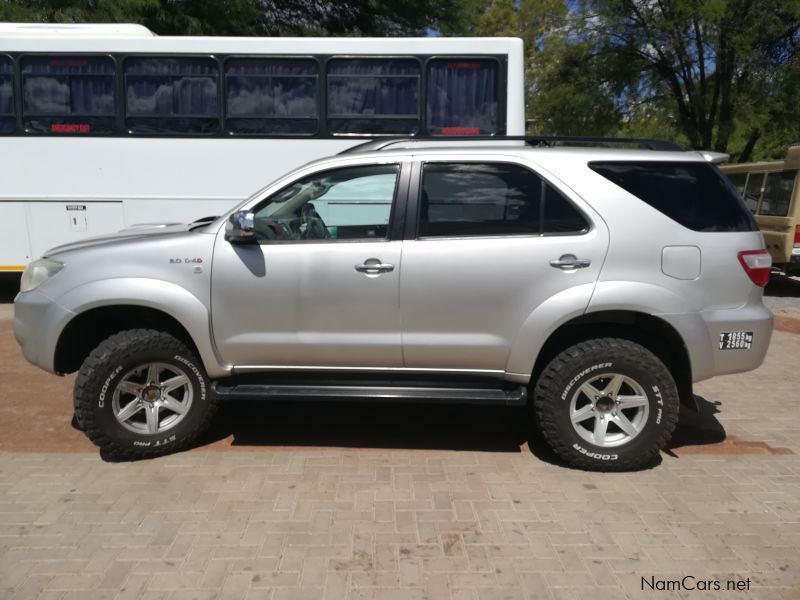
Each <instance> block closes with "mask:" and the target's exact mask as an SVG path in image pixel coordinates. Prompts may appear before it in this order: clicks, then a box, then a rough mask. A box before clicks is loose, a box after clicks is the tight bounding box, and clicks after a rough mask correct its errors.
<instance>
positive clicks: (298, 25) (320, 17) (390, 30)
mask: <svg viewBox="0 0 800 600" xmlns="http://www.w3.org/2000/svg"><path fill="white" fill-rule="evenodd" d="M460 6H461V5H460V4H459V2H458V1H457V0H407V1H405V2H392V1H391V0H370V1H369V2H363V1H360V0H339V1H338V2H335V3H332V2H325V1H323V0H0V20H2V21H32V22H44V23H100V22H106V23H119V22H130V23H141V24H143V25H145V26H147V27H149V28H150V29H152V30H153V31H154V32H156V33H158V34H161V35H245V36H248V35H249V36H256V35H424V34H425V33H426V31H427V30H428V29H431V28H435V29H438V30H441V31H450V30H451V29H452V27H451V23H453V22H456V21H458V20H459V18H460V17H459V15H460V14H461V9H460Z"/></svg>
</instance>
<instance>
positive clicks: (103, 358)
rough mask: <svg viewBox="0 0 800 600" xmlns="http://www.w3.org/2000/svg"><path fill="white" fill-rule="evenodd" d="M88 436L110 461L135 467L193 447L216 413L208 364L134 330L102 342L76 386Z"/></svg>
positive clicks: (175, 344) (166, 339)
mask: <svg viewBox="0 0 800 600" xmlns="http://www.w3.org/2000/svg"><path fill="white" fill-rule="evenodd" d="M74 395H75V414H76V415H77V417H78V422H79V423H80V425H81V429H83V431H84V432H85V433H86V435H87V437H88V438H89V439H90V440H91V441H92V442H94V444H95V445H97V446H98V447H99V448H100V452H101V455H102V456H103V458H104V459H108V460H135V459H140V458H149V457H153V456H160V455H163V454H169V453H171V452H175V451H176V450H181V449H184V448H186V447H188V446H190V445H191V444H192V443H193V442H194V441H195V440H196V439H197V437H198V436H199V435H200V434H201V433H202V432H203V431H205V430H206V429H207V427H208V425H209V423H210V421H211V418H212V417H213V415H214V412H215V411H216V400H215V398H214V395H213V394H212V393H211V389H210V386H209V383H208V378H207V377H206V375H205V372H204V370H203V367H202V364H201V363H200V361H199V360H198V359H197V357H195V356H194V354H193V353H192V352H191V351H190V350H189V348H187V347H186V345H185V344H184V343H183V342H181V341H180V340H178V339H176V338H175V337H173V336H172V335H170V334H168V333H164V332H160V331H155V330H152V329H131V330H128V331H122V332H120V333H117V334H114V335H112V336H111V337H109V338H108V339H106V340H104V341H103V342H101V343H100V345H99V346H97V348H95V349H94V350H93V351H92V352H91V353H90V354H89V356H88V358H87V359H86V360H85V361H84V363H83V365H82V366H81V368H80V371H79V372H78V377H77V379H76V380H75V393H74Z"/></svg>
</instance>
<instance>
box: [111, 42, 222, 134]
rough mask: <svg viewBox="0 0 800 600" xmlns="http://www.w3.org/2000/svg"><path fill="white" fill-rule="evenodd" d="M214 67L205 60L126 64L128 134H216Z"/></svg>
mask: <svg viewBox="0 0 800 600" xmlns="http://www.w3.org/2000/svg"><path fill="white" fill-rule="evenodd" d="M218 78H219V73H218V68H217V63H216V61H215V60H213V59H211V58H207V57H197V58H129V59H127V60H126V61H125V124H126V126H127V127H128V130H129V131H130V132H131V133H145V134H147V133H151V134H152V133H155V134H159V133H177V134H180V133H192V134H203V133H216V132H217V130H218V129H219V115H218V108H217V80H218Z"/></svg>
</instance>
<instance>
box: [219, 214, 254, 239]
mask: <svg viewBox="0 0 800 600" xmlns="http://www.w3.org/2000/svg"><path fill="white" fill-rule="evenodd" d="M254 219H255V215H254V214H253V213H252V212H250V211H249V210H238V211H236V212H235V213H233V214H232V215H231V216H230V218H229V219H228V222H227V223H225V239H226V240H228V241H229V242H230V243H232V244H241V243H246V242H254V241H255V239H256V234H255V224H254V223H253V221H254Z"/></svg>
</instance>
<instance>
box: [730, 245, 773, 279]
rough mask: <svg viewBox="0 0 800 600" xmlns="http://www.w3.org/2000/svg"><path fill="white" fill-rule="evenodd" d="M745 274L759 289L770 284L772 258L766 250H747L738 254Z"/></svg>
mask: <svg viewBox="0 0 800 600" xmlns="http://www.w3.org/2000/svg"><path fill="white" fill-rule="evenodd" d="M738 257H739V262H740V263H742V267H743V268H744V272H745V273H747V276H748V277H749V278H750V280H751V281H752V282H753V283H755V284H756V285H757V286H759V287H764V286H765V285H767V284H768V283H769V272H770V271H771V270H772V257H771V256H770V255H769V252H767V251H766V250H745V251H743V252H739V254H738Z"/></svg>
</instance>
